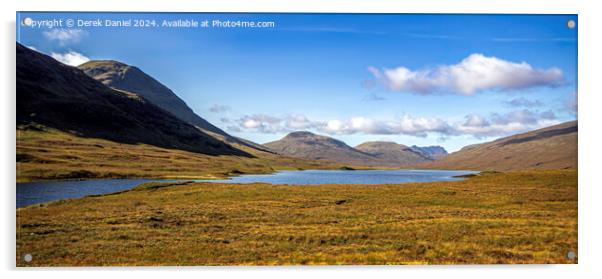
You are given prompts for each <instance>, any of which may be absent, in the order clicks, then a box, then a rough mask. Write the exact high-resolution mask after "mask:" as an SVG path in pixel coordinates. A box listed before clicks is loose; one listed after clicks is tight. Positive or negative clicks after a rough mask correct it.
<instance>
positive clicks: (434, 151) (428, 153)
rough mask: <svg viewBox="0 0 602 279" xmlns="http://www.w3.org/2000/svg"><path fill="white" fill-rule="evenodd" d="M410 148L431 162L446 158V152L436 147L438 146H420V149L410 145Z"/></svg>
mask: <svg viewBox="0 0 602 279" xmlns="http://www.w3.org/2000/svg"><path fill="white" fill-rule="evenodd" d="M411 148H412V149H413V150H414V151H416V152H419V153H420V154H422V155H423V156H425V157H428V158H431V159H433V160H437V159H440V158H443V157H445V156H447V150H445V148H443V147H441V146H438V145H432V146H422V147H421V146H416V145H412V147H411Z"/></svg>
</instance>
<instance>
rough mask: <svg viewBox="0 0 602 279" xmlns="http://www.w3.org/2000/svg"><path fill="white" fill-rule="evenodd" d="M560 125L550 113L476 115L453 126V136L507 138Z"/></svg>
mask: <svg viewBox="0 0 602 279" xmlns="http://www.w3.org/2000/svg"><path fill="white" fill-rule="evenodd" d="M558 123H560V122H559V121H558V120H556V115H555V114H554V113H553V112H552V111H544V112H533V111H529V110H517V111H511V112H508V113H505V114H498V113H494V114H492V115H491V116H490V117H489V119H486V118H484V117H482V116H478V115H469V116H466V121H465V122H464V123H463V124H460V125H455V126H454V134H456V135H470V136H473V137H475V138H484V137H493V136H507V135H512V134H517V133H522V132H527V131H531V130H535V129H539V128H543V127H547V126H551V125H555V124H558Z"/></svg>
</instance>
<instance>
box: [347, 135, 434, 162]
mask: <svg viewBox="0 0 602 279" xmlns="http://www.w3.org/2000/svg"><path fill="white" fill-rule="evenodd" d="M355 149H357V150H359V151H362V152H364V153H368V154H371V155H372V156H374V157H376V158H378V160H379V161H382V162H383V163H387V164H388V165H398V166H408V165H414V164H418V163H425V162H430V161H432V159H430V158H429V157H428V156H425V155H423V154H421V153H419V152H417V151H415V150H413V149H412V148H410V147H407V146H405V145H403V144H397V143H394V142H384V141H370V142H365V143H362V144H360V145H358V146H356V147H355Z"/></svg>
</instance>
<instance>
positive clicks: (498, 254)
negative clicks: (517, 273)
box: [16, 153, 578, 266]
mask: <svg viewBox="0 0 602 279" xmlns="http://www.w3.org/2000/svg"><path fill="white" fill-rule="evenodd" d="M116 154H119V153H116ZM16 238H17V254H16V257H17V265H18V266H71V265H75V266H82V265H298V264H311V265H313V264H316V265H320V264H475V263H576V262H577V259H573V260H570V259H568V258H567V256H566V255H567V253H568V252H569V251H574V252H575V253H577V172H576V171H575V170H566V171H529V172H515V173H483V174H481V175H479V176H476V177H471V178H469V179H467V180H464V181H455V182H432V183H411V184H403V185H311V186H282V185H280V186H279V185H269V184H250V185H231V184H230V185H229V184H211V183H181V184H168V183H165V184H161V183H151V184H143V185H141V186H139V187H137V188H135V189H133V190H130V191H126V192H122V193H118V194H113V195H106V196H94V197H86V198H82V199H76V200H69V201H59V202H54V203H50V204H45V205H36V206H30V207H27V208H21V209H17V235H16ZM25 254H31V255H32V256H33V260H32V261H31V262H29V263H27V262H25V261H23V260H22V258H23V256H24V255H25ZM577 254H578V253H577Z"/></svg>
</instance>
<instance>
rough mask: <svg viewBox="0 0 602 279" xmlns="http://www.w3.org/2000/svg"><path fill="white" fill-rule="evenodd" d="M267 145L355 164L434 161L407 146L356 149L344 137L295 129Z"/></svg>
mask: <svg viewBox="0 0 602 279" xmlns="http://www.w3.org/2000/svg"><path fill="white" fill-rule="evenodd" d="M264 146H266V147H268V148H269V149H271V150H273V151H274V152H276V153H279V154H282V155H286V156H291V157H297V158H303V159H308V160H316V161H325V162H335V163H341V164H346V165H352V166H372V167H403V166H408V165H411V164H417V163H423V162H428V161H430V159H429V158H426V157H424V156H422V155H421V154H420V153H418V152H415V151H413V150H412V149H410V148H409V147H407V146H405V145H400V144H396V143H392V142H367V143H363V144H360V145H358V146H357V147H356V148H353V147H350V146H348V145H347V144H345V143H344V142H342V141H340V140H337V139H334V138H331V137H327V136H321V135H316V134H313V133H310V132H293V133H290V134H288V135H286V136H285V137H284V138H282V139H280V140H277V141H273V142H269V143H266V144H264Z"/></svg>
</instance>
